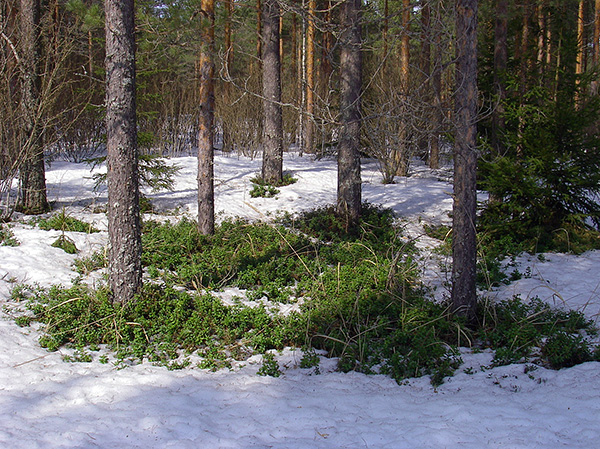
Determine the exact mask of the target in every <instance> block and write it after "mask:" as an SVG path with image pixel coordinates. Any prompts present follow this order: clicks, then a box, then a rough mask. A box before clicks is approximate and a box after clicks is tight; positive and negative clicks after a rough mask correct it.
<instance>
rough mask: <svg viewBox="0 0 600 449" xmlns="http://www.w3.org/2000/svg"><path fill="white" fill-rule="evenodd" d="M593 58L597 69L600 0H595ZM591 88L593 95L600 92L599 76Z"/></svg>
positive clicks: (599, 49) (599, 39)
mask: <svg viewBox="0 0 600 449" xmlns="http://www.w3.org/2000/svg"><path fill="white" fill-rule="evenodd" d="M592 58H593V65H594V70H597V69H598V65H599V64H600V0H596V1H595V2H594V46H593V55H592ZM591 89H592V94H593V95H597V94H598V79H597V78H595V79H594V80H593V81H592V85H591Z"/></svg>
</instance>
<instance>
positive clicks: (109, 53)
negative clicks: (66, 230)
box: [104, 0, 142, 303]
mask: <svg viewBox="0 0 600 449" xmlns="http://www.w3.org/2000/svg"><path fill="white" fill-rule="evenodd" d="M104 10H105V13H106V63H105V64H106V139H107V141H106V146H107V150H108V156H107V165H108V172H107V177H108V235H109V267H108V269H109V284H110V288H111V291H112V295H113V300H114V301H115V302H118V303H126V302H128V301H131V300H133V299H134V297H135V295H136V294H137V293H138V292H139V290H140V288H141V285H142V264H141V252H142V249H141V248H142V246H141V233H140V210H139V192H138V151H137V136H136V133H137V132H136V111H135V85H136V84H135V39H134V19H133V13H134V2H133V0H105V3H104Z"/></svg>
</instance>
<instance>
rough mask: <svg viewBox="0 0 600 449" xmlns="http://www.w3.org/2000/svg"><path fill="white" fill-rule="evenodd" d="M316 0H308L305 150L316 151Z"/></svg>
mask: <svg viewBox="0 0 600 449" xmlns="http://www.w3.org/2000/svg"><path fill="white" fill-rule="evenodd" d="M316 9H317V6H316V0H308V28H307V31H306V126H305V128H304V151H305V152H306V153H314V142H313V140H314V139H313V134H314V119H313V115H314V111H315V108H314V92H315V13H316Z"/></svg>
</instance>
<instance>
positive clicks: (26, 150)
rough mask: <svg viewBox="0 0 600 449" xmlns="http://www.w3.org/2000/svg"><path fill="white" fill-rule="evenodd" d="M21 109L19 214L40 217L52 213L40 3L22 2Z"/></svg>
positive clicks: (35, 1)
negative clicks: (43, 113) (42, 111)
mask: <svg viewBox="0 0 600 449" xmlns="http://www.w3.org/2000/svg"><path fill="white" fill-rule="evenodd" d="M20 6H21V11H20V27H21V90H22V98H21V109H22V114H23V144H22V149H21V151H22V152H23V156H22V157H23V159H22V160H23V162H22V163H21V165H20V167H19V180H20V190H21V198H20V202H19V210H21V211H23V212H25V213H27V214H41V213H44V212H46V211H48V210H49V209H50V206H49V204H48V200H47V196H46V170H45V166H44V142H43V132H42V124H41V123H40V121H41V117H40V116H39V110H40V90H41V67H40V64H41V57H42V55H41V53H42V49H41V36H40V0H21V3H20Z"/></svg>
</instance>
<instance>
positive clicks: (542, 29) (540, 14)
mask: <svg viewBox="0 0 600 449" xmlns="http://www.w3.org/2000/svg"><path fill="white" fill-rule="evenodd" d="M536 15H537V23H538V29H539V30H538V38H537V58H536V59H537V64H538V71H539V73H540V74H542V73H543V70H544V51H545V45H544V41H545V37H546V16H545V12H544V0H538V5H537V8H536ZM541 82H542V80H541V76H540V83H541Z"/></svg>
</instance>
